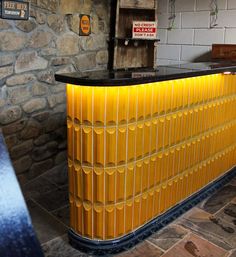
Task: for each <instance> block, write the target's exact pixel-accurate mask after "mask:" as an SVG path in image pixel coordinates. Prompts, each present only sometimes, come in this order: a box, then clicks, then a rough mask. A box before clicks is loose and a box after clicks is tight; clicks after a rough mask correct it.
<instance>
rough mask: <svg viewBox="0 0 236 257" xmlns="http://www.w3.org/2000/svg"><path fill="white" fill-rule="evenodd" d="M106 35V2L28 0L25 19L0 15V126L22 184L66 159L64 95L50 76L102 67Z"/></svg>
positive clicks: (107, 2) (105, 0) (107, 17)
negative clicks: (86, 24) (84, 19)
mask: <svg viewBox="0 0 236 257" xmlns="http://www.w3.org/2000/svg"><path fill="white" fill-rule="evenodd" d="M81 13H83V14H90V15H91V20H92V34H91V35H90V36H88V37H81V36H79V14H81ZM108 33H109V1H107V0H101V1H99V0H31V6H30V19H29V20H28V21H9V20H2V19H0V127H1V128H2V130H3V133H4V135H5V139H6V143H7V145H8V148H9V152H10V155H11V158H12V161H13V164H14V167H15V170H16V173H17V175H18V178H19V180H20V181H21V182H22V183H24V182H27V181H28V180H31V179H33V178H35V177H37V176H39V175H41V174H42V173H44V172H46V171H47V170H49V169H51V168H53V167H54V168H55V167H56V166H57V165H60V164H61V163H63V162H65V160H66V93H65V85H64V84H62V83H58V82H56V81H55V80H54V74H55V73H64V72H73V71H75V70H77V71H78V72H80V71H85V70H93V69H105V68H106V67H107V61H108V51H107V48H108V47H107V39H108Z"/></svg>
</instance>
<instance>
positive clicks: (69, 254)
mask: <svg viewBox="0 0 236 257" xmlns="http://www.w3.org/2000/svg"><path fill="white" fill-rule="evenodd" d="M42 248H43V252H44V255H45V257H88V255H87V254H85V253H81V252H80V251H78V250H76V249H74V248H73V247H71V246H70V245H69V243H68V239H67V235H63V236H60V237H58V238H56V239H54V240H52V241H50V242H48V243H46V244H43V246H42Z"/></svg>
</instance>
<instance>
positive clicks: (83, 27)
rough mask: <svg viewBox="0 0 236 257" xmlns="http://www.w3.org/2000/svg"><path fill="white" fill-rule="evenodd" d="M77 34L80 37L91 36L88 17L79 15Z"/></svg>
mask: <svg viewBox="0 0 236 257" xmlns="http://www.w3.org/2000/svg"><path fill="white" fill-rule="evenodd" d="M79 34H80V36H88V35H90V34H91V22H90V15H85V14H81V15H80V26H79Z"/></svg>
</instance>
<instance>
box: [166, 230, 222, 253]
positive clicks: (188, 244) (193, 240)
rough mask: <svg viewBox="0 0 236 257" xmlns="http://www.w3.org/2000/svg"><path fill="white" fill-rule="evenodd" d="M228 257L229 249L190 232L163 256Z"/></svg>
mask: <svg viewBox="0 0 236 257" xmlns="http://www.w3.org/2000/svg"><path fill="white" fill-rule="evenodd" d="M177 256H178V257H226V256H227V251H225V250H223V249H221V248H219V247H218V246H215V245H213V244H211V243H209V242H208V241H206V240H204V239H202V238H200V237H198V236H196V235H194V234H190V235H189V236H187V237H186V238H184V239H183V240H182V241H181V242H180V243H178V244H177V245H175V246H174V247H173V248H171V249H170V250H169V251H168V252H167V253H165V254H164V255H163V257H177Z"/></svg>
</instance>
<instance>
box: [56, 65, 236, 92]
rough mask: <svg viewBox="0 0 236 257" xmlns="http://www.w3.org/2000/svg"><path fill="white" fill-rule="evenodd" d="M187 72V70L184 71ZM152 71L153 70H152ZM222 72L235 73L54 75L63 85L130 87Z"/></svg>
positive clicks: (228, 68)
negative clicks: (120, 76) (104, 75)
mask: <svg viewBox="0 0 236 257" xmlns="http://www.w3.org/2000/svg"><path fill="white" fill-rule="evenodd" d="M163 67H169V68H175V67H174V66H163ZM186 70H187V69H186ZM152 71H153V70H152ZM152 71H151V72H152ZM223 72H236V64H235V66H226V67H220V68H214V69H211V70H194V71H191V70H188V72H183V73H176V74H169V75H162V76H152V77H142V78H114V79H97V80H95V79H89V78H87V77H80V78H79V77H71V76H70V74H55V80H56V81H59V82H63V83H68V84H73V85H80V86H96V87H99V86H100V87H104V86H132V85H139V84H148V83H153V82H161V81H168V80H175V79H183V78H192V77H198V76H204V75H211V74H218V73H223Z"/></svg>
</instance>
